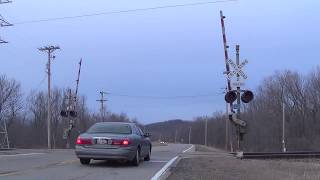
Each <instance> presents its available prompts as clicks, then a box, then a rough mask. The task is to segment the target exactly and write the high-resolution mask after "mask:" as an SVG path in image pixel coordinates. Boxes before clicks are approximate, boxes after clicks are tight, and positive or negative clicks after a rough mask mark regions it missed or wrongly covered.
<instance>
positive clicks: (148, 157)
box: [144, 147, 151, 161]
mask: <svg viewBox="0 0 320 180" xmlns="http://www.w3.org/2000/svg"><path fill="white" fill-rule="evenodd" d="M150 158H151V147H150V150H149V152H148V155H147V156H146V157H145V158H144V160H145V161H150Z"/></svg>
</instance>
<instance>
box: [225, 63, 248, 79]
mask: <svg viewBox="0 0 320 180" xmlns="http://www.w3.org/2000/svg"><path fill="white" fill-rule="evenodd" d="M228 63H229V64H230V65H231V66H232V68H233V71H230V72H229V73H228V75H227V78H228V79H229V80H231V78H232V77H233V76H234V75H236V74H239V75H240V76H241V77H242V78H243V79H247V78H248V76H247V75H246V74H245V73H244V72H243V71H242V68H243V67H244V66H245V65H246V64H248V60H245V61H243V62H242V63H241V64H240V65H236V64H235V63H234V62H233V61H232V60H231V59H229V60H228Z"/></svg>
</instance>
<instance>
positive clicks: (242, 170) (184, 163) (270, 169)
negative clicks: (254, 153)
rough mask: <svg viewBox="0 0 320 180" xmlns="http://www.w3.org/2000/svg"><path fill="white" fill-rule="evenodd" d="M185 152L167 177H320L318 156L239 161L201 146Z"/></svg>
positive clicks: (229, 179)
mask: <svg viewBox="0 0 320 180" xmlns="http://www.w3.org/2000/svg"><path fill="white" fill-rule="evenodd" d="M195 150H196V151H195V152H192V153H185V154H183V155H182V156H181V160H180V161H179V163H178V164H177V165H176V166H175V167H171V169H170V172H171V173H170V175H169V177H168V178H167V179H168V180H180V179H184V180H187V179H188V180H189V179H190V180H207V179H208V180H278V179H279V180H296V179H297V180H302V179H303V180H304V179H306V180H319V179H320V161H319V159H300V160H299V159H298V160H283V159H282V160H279V159H278V160H251V159H250V160H240V159H236V158H234V157H233V156H231V155H229V154H228V153H226V152H224V151H221V150H218V149H213V148H209V147H204V146H196V148H195Z"/></svg>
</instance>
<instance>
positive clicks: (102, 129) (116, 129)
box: [87, 123, 132, 134]
mask: <svg viewBox="0 0 320 180" xmlns="http://www.w3.org/2000/svg"><path fill="white" fill-rule="evenodd" d="M87 133H91V134H92V133H111V134H131V133H132V130H131V126H130V125H128V124H112V123H110V124H109V123H98V124H95V125H93V126H91V127H90V128H89V129H88V131H87Z"/></svg>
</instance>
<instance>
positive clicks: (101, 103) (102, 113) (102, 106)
mask: <svg viewBox="0 0 320 180" xmlns="http://www.w3.org/2000/svg"><path fill="white" fill-rule="evenodd" d="M104 94H109V93H107V92H104V91H100V96H101V99H98V100H96V101H98V102H100V113H101V118H102V121H104V116H105V109H104V102H106V101H108V100H106V99H104Z"/></svg>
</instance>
